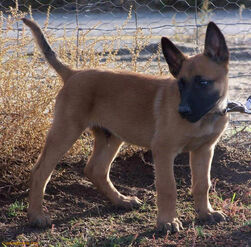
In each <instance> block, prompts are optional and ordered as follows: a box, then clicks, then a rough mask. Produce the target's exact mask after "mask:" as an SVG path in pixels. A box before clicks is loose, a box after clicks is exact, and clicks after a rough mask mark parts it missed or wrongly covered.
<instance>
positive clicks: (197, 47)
mask: <svg viewBox="0 0 251 247" xmlns="http://www.w3.org/2000/svg"><path fill="white" fill-rule="evenodd" d="M194 7H195V9H194V19H195V25H196V32H195V40H196V43H195V44H196V47H195V50H196V53H198V52H199V25H198V1H197V0H195V3H194Z"/></svg>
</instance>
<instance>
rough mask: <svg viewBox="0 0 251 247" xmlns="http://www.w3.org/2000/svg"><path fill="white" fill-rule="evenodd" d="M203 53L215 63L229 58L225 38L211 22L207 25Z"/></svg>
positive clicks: (224, 61)
mask: <svg viewBox="0 0 251 247" xmlns="http://www.w3.org/2000/svg"><path fill="white" fill-rule="evenodd" d="M204 54H205V55H206V56H208V57H209V58H210V59H212V60H213V61H215V62H217V63H226V62H228V60H229V51H228V48H227V44H226V41H225V38H224V36H223V34H222V32H221V31H220V29H219V28H218V27H217V26H216V24H215V23H213V22H209V24H208V25H207V32H206V39H205V50H204Z"/></svg>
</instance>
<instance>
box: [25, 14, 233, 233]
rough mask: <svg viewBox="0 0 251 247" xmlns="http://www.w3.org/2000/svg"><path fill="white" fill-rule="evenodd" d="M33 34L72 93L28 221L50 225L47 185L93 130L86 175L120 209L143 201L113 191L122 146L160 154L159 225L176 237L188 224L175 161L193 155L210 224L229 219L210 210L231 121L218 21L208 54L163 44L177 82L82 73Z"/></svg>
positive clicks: (49, 146) (39, 171)
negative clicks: (220, 144) (213, 170)
mask: <svg viewBox="0 0 251 247" xmlns="http://www.w3.org/2000/svg"><path fill="white" fill-rule="evenodd" d="M23 21H24V23H25V24H26V25H27V26H28V27H30V29H31V30H32V32H33V35H34V37H35V39H36V41H37V43H38V45H39V47H40V48H41V50H42V52H43V54H44V56H45V58H46V60H47V61H48V63H49V64H50V65H51V66H52V67H53V68H54V69H55V70H56V72H57V73H58V74H59V75H60V76H61V78H62V80H63V83H64V86H63V88H62V89H61V90H60V92H59V94H58V96H57V99H56V105H55V116H54V120H53V123H52V126H51V129H50V131H49V133H48V136H47V139H46V143H45V146H44V149H43V151H42V153H41V155H40V157H39V159H38V161H37V163H36V165H35V167H34V168H33V170H32V176H31V189H30V195H29V208H28V217H29V221H30V223H31V224H32V225H34V226H38V227H44V226H47V225H49V224H50V219H49V217H48V216H47V215H46V214H44V212H43V210H42V200H43V195H44V191H45V188H46V184H47V183H48V181H49V179H50V176H51V174H52V171H53V169H54V168H55V166H56V164H57V162H58V161H59V159H60V158H61V157H62V156H63V155H64V153H65V152H66V151H67V150H68V149H69V148H70V147H71V146H72V145H73V143H74V142H75V141H76V140H77V139H78V137H79V136H80V135H81V133H82V132H83V131H84V130H85V129H86V128H87V127H89V128H90V129H92V131H93V134H94V136H95V144H94V150H93V153H92V155H91V157H90V159H89V161H88V164H87V165H86V167H85V169H84V172H85V175H86V176H87V177H88V178H89V179H90V180H91V181H92V182H93V184H94V185H95V186H96V187H97V188H98V189H99V190H100V191H101V192H102V193H103V194H104V195H105V196H107V197H108V198H109V199H110V200H111V201H112V203H113V204H115V205H118V206H122V207H131V206H135V205H138V204H140V200H139V199H138V198H137V197H130V196H125V195H122V194H121V193H119V191H118V190H117V189H116V188H115V187H114V186H113V184H112V182H111V180H110V178H109V171H110V166H111V163H112V161H113V160H114V158H115V156H116V154H117V153H118V151H119V148H120V146H121V145H122V143H123V142H124V141H125V142H129V143H133V144H136V145H140V146H144V147H148V148H150V149H151V150H152V153H153V157H154V162H155V176H156V190H157V206H158V214H157V226H158V227H159V228H161V229H163V228H164V229H166V230H170V231H171V232H175V231H179V230H180V229H181V228H182V223H181V222H180V220H179V219H178V216H177V213H176V208H175V207H176V197H177V192H176V185H175V178H174V171H173V162H174V158H175V156H176V155H177V154H178V153H180V152H183V151H189V152H190V165H191V170H192V193H193V196H194V200H195V208H196V211H197V213H198V215H199V218H200V219H202V220H209V221H213V222H218V221H221V220H224V219H225V216H224V214H223V213H222V212H220V211H215V210H214V209H213V208H212V207H211V205H210V203H209V187H210V167H211V162H212V157H213V153H214V147H215V144H216V142H217V140H218V139H219V137H220V136H221V134H222V132H223V130H224V128H225V127H226V124H227V122H228V118H227V115H226V114H225V111H224V110H225V108H226V104H227V103H226V97H227V89H228V62H229V52H228V48H227V45H226V42H225V39H224V36H223V34H222V33H221V31H220V30H219V28H218V27H217V26H216V25H215V24H214V23H213V22H210V23H209V24H208V26H207V31H206V39H205V49H204V52H203V53H202V54H198V55H196V56H192V57H187V56H185V55H184V54H183V53H182V52H181V51H180V50H179V49H178V48H177V47H176V46H175V45H174V44H173V43H172V42H171V41H170V40H169V39H167V38H165V37H163V38H162V39H161V45H162V50H163V54H164V56H165V59H166V61H167V63H168V65H169V69H170V72H171V74H172V75H173V77H172V78H164V77H155V76H151V75H142V74H137V73H131V72H113V71H104V70H98V69H84V70H74V69H71V68H69V67H68V66H66V65H64V64H63V63H62V62H60V61H59V59H58V58H57V57H56V55H55V53H54V52H53V50H52V49H51V47H50V46H49V44H48V43H47V41H46V39H45V37H44V35H43V33H42V31H41V29H40V28H39V27H38V25H37V24H36V23H35V22H33V21H31V20H28V19H25V18H24V19H23Z"/></svg>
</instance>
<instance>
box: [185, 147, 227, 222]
mask: <svg viewBox="0 0 251 247" xmlns="http://www.w3.org/2000/svg"><path fill="white" fill-rule="evenodd" d="M213 154H214V145H205V146H202V147H200V148H199V149H197V150H195V151H193V152H190V166H191V170H192V194H193V197H194V201H195V209H196V211H197V213H198V215H199V218H200V220H201V221H203V222H209V223H214V222H219V221H222V220H225V216H224V214H223V213H222V212H221V211H215V210H213V209H212V207H211V204H210V202H209V188H210V185H211V180H210V170H211V162H212V158H213Z"/></svg>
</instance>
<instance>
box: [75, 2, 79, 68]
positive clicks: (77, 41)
mask: <svg viewBox="0 0 251 247" xmlns="http://www.w3.org/2000/svg"><path fill="white" fill-rule="evenodd" d="M78 11H79V9H78V0H76V25H77V40H76V46H77V50H76V67H77V68H78V60H79V20H78Z"/></svg>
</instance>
